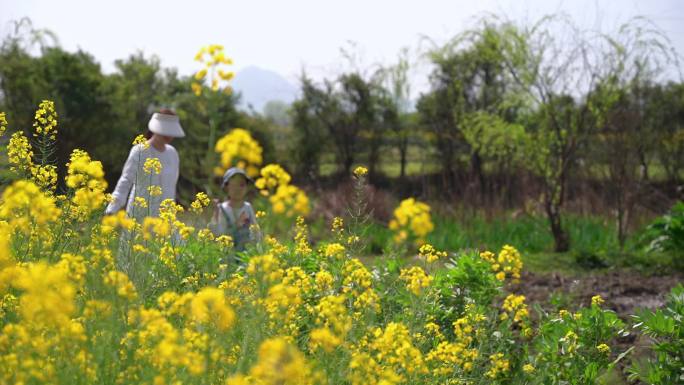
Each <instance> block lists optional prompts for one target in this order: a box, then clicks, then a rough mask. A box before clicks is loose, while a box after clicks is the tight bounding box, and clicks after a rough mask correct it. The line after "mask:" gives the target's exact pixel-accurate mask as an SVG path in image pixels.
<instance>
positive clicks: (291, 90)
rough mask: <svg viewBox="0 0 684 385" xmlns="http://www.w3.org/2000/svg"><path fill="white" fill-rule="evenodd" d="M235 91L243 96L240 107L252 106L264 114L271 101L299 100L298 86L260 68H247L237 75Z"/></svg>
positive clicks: (234, 83) (234, 85) (234, 82)
mask: <svg viewBox="0 0 684 385" xmlns="http://www.w3.org/2000/svg"><path fill="white" fill-rule="evenodd" d="M232 83H233V84H232V85H233V89H234V90H235V91H237V92H239V93H240V94H241V95H242V98H241V100H240V107H242V108H244V109H247V108H248V106H249V105H251V106H252V107H253V108H254V110H256V111H257V112H262V111H263V107H264V105H265V104H266V103H267V102H269V101H271V100H280V101H282V102H285V103H288V104H289V103H292V102H293V101H294V100H295V99H296V98H297V92H298V89H297V86H296V85H294V84H292V83H290V82H289V81H288V80H287V79H285V78H284V77H283V76H281V75H280V74H278V73H276V72H273V71H269V70H265V69H263V68H259V67H254V66H251V67H246V68H244V69H242V70H240V71H238V72H237V73H236V74H235V78H233V81H232Z"/></svg>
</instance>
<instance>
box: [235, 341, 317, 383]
mask: <svg viewBox="0 0 684 385" xmlns="http://www.w3.org/2000/svg"><path fill="white" fill-rule="evenodd" d="M318 377H319V376H318V375H317V374H316V373H315V372H314V371H313V369H312V368H311V366H310V365H309V363H308V362H306V358H305V357H304V354H303V353H302V352H300V351H299V350H298V349H297V348H296V347H295V346H293V345H292V344H291V343H289V342H288V341H287V340H286V339H285V338H282V337H276V338H271V339H267V340H266V341H264V342H262V343H261V346H259V353H258V360H257V362H256V364H254V366H252V368H251V369H250V370H249V376H244V375H241V374H238V375H236V376H234V377H231V378H229V379H228V381H226V385H262V384H263V385H266V384H279V385H311V384H314V383H316V382H317V380H318Z"/></svg>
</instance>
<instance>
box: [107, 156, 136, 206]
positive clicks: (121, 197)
mask: <svg viewBox="0 0 684 385" xmlns="http://www.w3.org/2000/svg"><path fill="white" fill-rule="evenodd" d="M139 162H140V147H139V146H137V145H136V146H133V148H131V152H130V153H129V154H128V159H126V163H125V164H124V167H123V170H122V171H121V177H120V178H119V181H118V182H117V183H116V187H115V188H114V191H113V192H112V201H111V202H110V203H109V204H108V205H107V208H106V209H105V214H107V215H111V214H114V213H115V212H117V211H119V210H121V209H122V208H123V207H124V206H125V205H126V200H127V199H128V194H129V193H130V192H131V188H132V187H133V185H134V184H135V177H136V174H137V173H138V164H139Z"/></svg>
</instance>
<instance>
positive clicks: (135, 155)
mask: <svg viewBox="0 0 684 385" xmlns="http://www.w3.org/2000/svg"><path fill="white" fill-rule="evenodd" d="M147 127H148V128H149V131H148V133H147V135H146V137H147V138H148V139H147V142H145V143H141V144H136V145H134V146H133V148H132V149H131V152H130V154H129V155H128V159H126V164H125V165H124V168H123V171H122V172H121V178H119V181H118V182H117V184H116V187H115V188H114V192H113V193H112V201H111V202H110V203H109V205H108V206H107V209H106V210H105V214H108V215H111V214H114V213H116V212H117V211H119V210H121V209H122V208H123V207H124V206H126V213H127V214H128V216H129V217H131V218H135V219H136V220H137V221H138V222H141V221H142V219H143V218H144V217H146V216H158V215H159V205H160V203H161V202H162V201H163V200H165V199H174V200H175V199H176V183H177V182H178V170H179V168H178V167H179V160H178V152H176V149H175V148H173V146H171V145H170V144H169V143H171V141H172V140H173V139H174V138H182V137H184V136H185V133H184V132H183V128H182V127H181V125H180V121H179V119H178V116H176V114H175V113H174V112H173V111H171V110H169V109H162V110H160V111H159V112H155V113H154V114H153V115H152V118H151V119H150V122H149V123H148V125H147ZM152 158H156V159H158V160H159V162H156V161H155V160H153V159H152ZM150 159H152V160H150ZM146 162H147V163H146ZM155 164H156V165H159V164H161V170H159V169H158V167H155ZM157 171H159V172H158V173H157ZM136 198H137V199H136Z"/></svg>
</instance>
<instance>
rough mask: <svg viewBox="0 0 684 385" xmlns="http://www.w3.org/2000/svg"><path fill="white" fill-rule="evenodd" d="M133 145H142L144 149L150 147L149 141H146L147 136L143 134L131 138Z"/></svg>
mask: <svg viewBox="0 0 684 385" xmlns="http://www.w3.org/2000/svg"><path fill="white" fill-rule="evenodd" d="M133 145H134V146H137V145H141V146H142V147H143V149H145V150H147V149H148V148H150V143H149V142H148V141H147V138H145V135H142V134H141V135H138V136H136V137H135V139H133Z"/></svg>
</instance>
